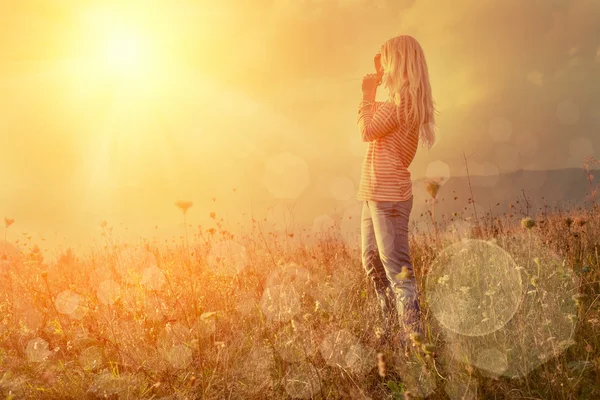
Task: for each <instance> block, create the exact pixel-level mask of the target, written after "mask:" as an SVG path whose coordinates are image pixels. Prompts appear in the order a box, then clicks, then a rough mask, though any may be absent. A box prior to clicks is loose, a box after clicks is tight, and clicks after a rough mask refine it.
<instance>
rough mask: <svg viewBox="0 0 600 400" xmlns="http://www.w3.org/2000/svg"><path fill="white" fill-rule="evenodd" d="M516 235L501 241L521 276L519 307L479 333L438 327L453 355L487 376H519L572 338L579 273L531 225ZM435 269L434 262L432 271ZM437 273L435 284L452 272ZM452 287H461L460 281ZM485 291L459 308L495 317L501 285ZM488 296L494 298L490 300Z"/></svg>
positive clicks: (448, 278)
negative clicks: (472, 303) (474, 303)
mask: <svg viewBox="0 0 600 400" xmlns="http://www.w3.org/2000/svg"><path fill="white" fill-rule="evenodd" d="M515 239H517V240H510V241H507V242H506V243H505V244H504V245H505V246H506V250H507V251H508V252H510V254H512V255H513V259H514V260H515V263H516V264H517V270H518V271H519V273H520V274H521V276H522V277H523V278H524V280H523V284H522V286H521V289H520V291H519V297H520V303H519V307H518V310H517V311H516V312H515V313H514V315H512V317H511V318H510V320H509V321H508V322H507V323H506V324H504V325H503V326H502V327H501V328H500V329H497V330H495V331H493V332H489V333H485V334H482V335H478V336H475V335H471V336H469V335H466V334H464V333H463V332H453V331H451V330H449V329H447V328H446V329H443V330H442V334H443V335H444V336H445V337H444V342H445V343H447V346H448V347H449V348H450V349H451V352H450V354H451V356H452V357H453V358H454V359H455V360H456V361H458V362H464V360H471V361H470V362H471V363H472V365H473V366H474V367H477V368H479V369H480V370H481V372H482V374H484V375H487V376H491V377H497V376H500V375H502V376H506V377H509V378H519V377H522V376H524V375H526V374H528V373H529V372H531V371H532V370H533V369H535V368H537V367H538V366H539V365H541V364H543V363H545V362H547V361H549V360H551V359H553V358H555V357H557V356H559V355H560V354H561V353H562V352H564V351H565V350H566V349H567V348H569V346H571V345H573V344H574V341H573V336H574V331H575V325H576V322H577V313H578V310H577V305H576V302H575V301H574V300H573V298H572V296H573V294H574V293H577V288H578V287H579V278H578V277H577V276H576V275H575V274H574V273H573V271H572V270H571V268H570V267H569V266H568V264H567V263H566V262H565V261H564V260H563V259H562V258H561V257H559V256H558V255H556V254H554V253H553V252H552V251H551V250H549V249H548V248H547V247H546V245H545V243H544V240H543V239H541V238H539V237H538V236H536V235H535V234H533V233H532V232H531V231H528V232H527V233H525V234H523V235H522V236H520V237H516V238H515ZM497 259H498V260H501V259H502V258H501V257H497ZM435 269H436V267H435V266H433V267H432V271H433V273H434V274H435ZM502 270H504V273H505V275H506V278H507V280H508V281H510V280H511V279H512V278H511V275H512V274H509V273H507V271H506V268H504V269H503V268H499V271H498V273H500V271H502ZM481 273H482V274H483V275H482V274H481ZM481 273H480V276H487V275H489V274H490V272H489V270H485V269H484V270H483V271H481ZM459 274H460V271H459ZM473 274H474V275H475V271H473ZM440 278H441V279H440ZM440 278H438V280H439V282H438V284H439V285H444V284H445V285H447V284H448V283H450V282H451V280H452V279H454V276H450V275H445V276H442V277H440ZM486 281H489V279H486ZM486 281H484V282H483V283H486ZM429 284H430V282H429V281H428V282H427V285H429ZM484 288H485V286H484ZM498 288H501V286H499V287H498ZM457 289H458V290H461V287H458V288H457ZM486 293H487V297H489V298H490V301H478V303H480V305H481V309H476V310H473V308H472V307H468V305H467V306H464V307H463V308H464V309H465V310H469V309H471V310H472V311H471V313H472V314H473V315H474V316H477V313H478V312H479V313H480V316H481V317H484V319H485V320H493V319H494V318H496V319H497V317H494V316H493V315H492V313H497V312H498V310H499V308H501V307H499V308H496V306H495V304H498V303H497V302H496V301H497V300H500V299H501V298H502V296H503V294H502V291H501V290H496V289H495V287H494V286H492V287H490V288H488V289H486ZM509 294H510V292H509ZM491 300H494V301H495V302H496V303H491ZM449 301H450V300H449ZM509 306H510V305H508V306H506V307H507V308H508V307H509ZM436 317H437V315H436Z"/></svg>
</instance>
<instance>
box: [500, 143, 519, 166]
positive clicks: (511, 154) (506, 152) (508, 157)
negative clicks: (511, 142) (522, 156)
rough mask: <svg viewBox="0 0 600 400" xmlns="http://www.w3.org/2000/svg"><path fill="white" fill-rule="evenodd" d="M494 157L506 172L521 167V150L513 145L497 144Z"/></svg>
mask: <svg viewBox="0 0 600 400" xmlns="http://www.w3.org/2000/svg"><path fill="white" fill-rule="evenodd" d="M494 159H495V161H496V165H497V166H498V167H500V169H502V170H503V171H504V172H512V171H514V170H516V169H517V168H518V167H519V152H518V151H515V149H514V147H512V146H511V147H509V146H496V147H495V148H494Z"/></svg>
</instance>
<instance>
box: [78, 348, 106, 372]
mask: <svg viewBox="0 0 600 400" xmlns="http://www.w3.org/2000/svg"><path fill="white" fill-rule="evenodd" d="M102 354H103V352H102V348H100V347H98V346H91V347H88V348H86V349H84V350H83V351H82V352H81V354H80V355H79V364H80V365H81V367H82V368H83V369H85V370H88V371H90V370H91V371H93V370H95V369H98V368H99V367H100V366H102V357H103V355H102Z"/></svg>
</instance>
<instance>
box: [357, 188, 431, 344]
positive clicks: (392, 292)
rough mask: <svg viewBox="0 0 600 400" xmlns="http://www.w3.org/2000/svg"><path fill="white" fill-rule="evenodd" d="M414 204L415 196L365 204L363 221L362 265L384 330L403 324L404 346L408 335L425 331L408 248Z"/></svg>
mask: <svg viewBox="0 0 600 400" xmlns="http://www.w3.org/2000/svg"><path fill="white" fill-rule="evenodd" d="M412 205H413V198H412V197H411V198H410V199H409V200H406V201H383V202H382V201H365V202H364V204H363V209H362V218H361V236H362V263H363V267H364V268H365V271H366V272H367V275H368V276H369V278H371V280H372V281H373V283H374V285H375V292H376V293H377V298H378V300H379V304H380V306H381V311H382V313H383V317H384V321H385V324H386V327H385V328H386V329H385V330H386V332H387V333H389V332H390V331H391V330H392V328H393V327H394V326H395V325H396V323H397V322H400V327H401V328H403V329H402V330H403V337H402V338H401V340H402V341H404V342H405V343H406V340H407V335H408V334H409V333H412V332H419V333H422V332H423V331H422V329H421V328H420V318H421V315H420V314H421V310H420V306H419V296H418V288H417V280H416V279H415V275H414V270H413V266H412V263H411V260H410V253H409V246H408V219H409V216H410V212H411V210H412ZM402 267H405V269H404V271H403V268H402Z"/></svg>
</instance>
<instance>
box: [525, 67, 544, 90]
mask: <svg viewBox="0 0 600 400" xmlns="http://www.w3.org/2000/svg"><path fill="white" fill-rule="evenodd" d="M527 80H528V81H529V82H531V83H533V84H534V85H536V86H542V85H543V84H544V74H543V73H541V72H540V71H537V70H534V71H531V72H530V73H529V74H527Z"/></svg>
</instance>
